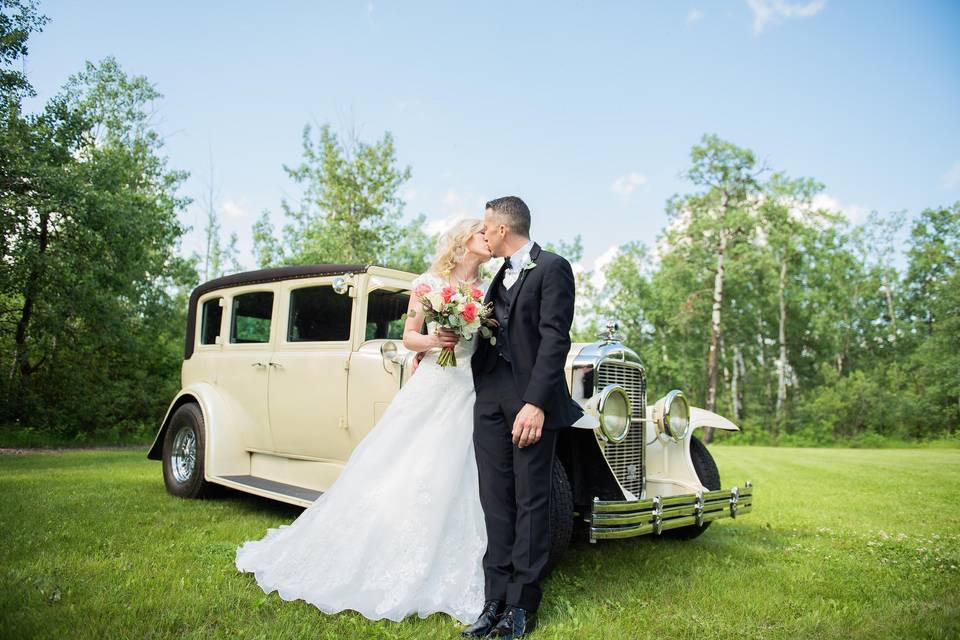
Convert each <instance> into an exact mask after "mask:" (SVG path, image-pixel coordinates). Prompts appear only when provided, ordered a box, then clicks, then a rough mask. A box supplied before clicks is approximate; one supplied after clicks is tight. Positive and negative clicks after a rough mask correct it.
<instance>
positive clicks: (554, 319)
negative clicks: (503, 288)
mask: <svg viewBox="0 0 960 640" xmlns="http://www.w3.org/2000/svg"><path fill="white" fill-rule="evenodd" d="M530 259H531V260H532V261H533V262H535V263H536V266H535V267H534V268H532V269H526V270H524V271H522V272H521V273H520V276H519V278H518V279H517V281H516V282H515V283H514V284H513V286H512V287H511V288H510V293H511V297H512V298H513V300H512V303H511V306H510V309H509V311H508V314H507V317H508V319H509V322H510V325H509V334H510V353H511V355H512V358H513V360H512V362H511V364H512V368H513V378H514V382H515V384H516V388H517V389H518V390H519V392H520V397H521V398H522V399H523V401H524V402H529V403H530V404H534V405H536V406H538V407H540V408H541V409H543V411H544V422H543V428H544V429H557V428H560V427H566V426H569V425H571V424H573V423H574V422H576V421H577V420H579V419H580V417H581V416H582V415H583V409H582V408H581V407H580V405H579V404H577V403H576V402H574V400H573V399H572V398H571V397H570V390H569V388H568V387H567V381H566V378H565V376H564V366H565V365H566V361H567V354H568V353H569V351H570V326H571V325H572V324H573V309H574V296H575V295H576V288H575V285H574V279H573V269H572V268H571V267H570V263H569V262H567V260H566V259H565V258H563V257H562V256H559V255H557V254H555V253H552V252H550V251H544V250H542V249H541V248H540V245H538V244H537V243H533V247H532V248H531V249H530ZM505 271H506V269H505V268H504V267H501V268H500V271H498V272H497V275H496V276H494V278H493V281H492V282H491V283H490V286H489V288H488V289H487V295H486V297H485V298H484V302H485V303H486V302H490V301H491V300H493V301H494V304H501V301H499V300H496V298H497V294H498V292H499V290H500V283H501V282H502V280H503V275H504V272H505ZM504 303H505V302H504ZM498 357H499V356H498V355H497V348H496V347H495V346H491V345H490V341H489V340H484V339H481V340H480V343H479V344H478V345H477V351H476V353H474V355H473V358H472V360H471V367H472V369H473V378H474V383H476V381H477V379H478V378H479V377H480V376H482V375H484V373H487V372H489V371H492V370H493V368H494V367H495V366H496V364H497V358H498Z"/></svg>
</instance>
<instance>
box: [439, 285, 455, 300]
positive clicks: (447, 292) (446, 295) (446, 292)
mask: <svg viewBox="0 0 960 640" xmlns="http://www.w3.org/2000/svg"><path fill="white" fill-rule="evenodd" d="M456 292H457V290H456V289H454V288H453V287H444V288H443V289H441V290H440V295H441V296H442V297H443V301H444V302H450V298H452V297H453V294H455V293H456Z"/></svg>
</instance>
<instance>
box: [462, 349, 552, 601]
mask: <svg viewBox="0 0 960 640" xmlns="http://www.w3.org/2000/svg"><path fill="white" fill-rule="evenodd" d="M476 393H477V399H476V405H475V406H474V423H473V444H474V450H475V453H476V457H477V469H478V471H479V480H480V504H481V505H482V507H483V513H484V519H485V521H486V528H487V551H486V553H485V554H484V556H483V575H484V595H485V598H486V599H487V600H506V602H507V604H508V605H514V606H518V607H522V608H524V609H527V610H528V611H536V610H537V608H538V607H539V606H540V599H541V597H542V596H543V592H542V591H541V589H540V584H539V583H540V580H541V579H542V578H543V577H544V576H545V575H546V568H547V561H548V559H549V555H550V547H551V542H552V541H551V538H550V495H551V490H550V489H551V487H550V481H551V478H552V477H553V473H552V467H553V457H554V452H555V450H556V444H557V431H555V430H550V431H547V430H543V431H542V432H541V435H540V440H538V441H537V442H536V443H535V444H532V445H528V446H526V447H524V448H522V449H521V448H520V447H518V446H516V445H515V444H513V440H512V432H513V421H514V420H515V419H516V417H517V413H518V412H519V411H520V409H521V408H522V407H523V404H524V403H523V400H521V398H520V392H519V390H518V389H517V388H516V385H515V383H514V379H513V372H512V371H511V369H510V364H509V363H508V362H507V361H506V360H504V359H503V358H500V357H498V358H497V365H496V367H494V369H493V371H491V372H490V373H486V374H484V375H483V376H481V377H480V378H478V381H477V385H476Z"/></svg>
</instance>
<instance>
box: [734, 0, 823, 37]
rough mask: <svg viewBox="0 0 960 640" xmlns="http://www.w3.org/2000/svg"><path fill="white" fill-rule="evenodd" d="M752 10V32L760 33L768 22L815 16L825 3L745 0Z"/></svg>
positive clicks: (820, 1)
mask: <svg viewBox="0 0 960 640" xmlns="http://www.w3.org/2000/svg"><path fill="white" fill-rule="evenodd" d="M747 5H748V6H749V7H750V10H751V11H753V34H754V35H760V33H762V32H763V30H764V29H765V28H766V26H767V25H768V24H773V23H775V22H779V21H780V20H784V19H790V18H809V17H811V16H815V15H817V14H818V13H820V12H821V11H823V8H824V7H825V6H826V5H827V2H826V0H813V1H812V2H786V0H747Z"/></svg>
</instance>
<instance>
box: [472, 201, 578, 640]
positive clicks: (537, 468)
mask: <svg viewBox="0 0 960 640" xmlns="http://www.w3.org/2000/svg"><path fill="white" fill-rule="evenodd" d="M484 238H485V240H486V242H487V245H488V247H489V248H490V250H491V252H492V253H493V255H494V256H502V257H503V258H505V260H504V264H503V266H502V267H501V269H500V271H499V272H497V275H496V276H495V277H494V278H493V281H492V282H491V283H490V287H489V289H488V290H487V297H486V299H485V301H484V302H490V301H492V302H493V312H494V317H495V318H496V320H497V322H498V323H499V327H498V328H497V330H496V333H495V336H496V344H495V345H491V344H490V342H488V341H486V340H481V341H480V343H479V344H478V345H477V350H476V353H474V355H473V358H472V359H471V366H472V368H473V380H474V387H475V388H476V396H477V397H476V405H475V406H474V424H473V443H474V449H475V452H476V456H477V468H478V472H479V479H480V503H481V505H482V506H483V512H484V518H485V521H486V528H487V550H486V553H485V554H484V556H483V573H484V583H485V584H484V592H485V594H484V597H485V600H486V602H485V603H484V607H483V613H481V614H480V617H479V618H478V619H477V621H476V622H475V623H473V624H472V625H470V626H469V627H467V628H466V629H465V630H464V631H463V632H462V633H461V635H463V636H466V637H478V636H484V635H488V634H489V635H490V636H493V637H507V638H519V637H521V636H523V635H525V634H526V633H529V632H531V631H533V629H534V628H535V627H536V611H537V607H539V605H540V599H541V597H542V591H541V590H540V586H539V582H540V580H541V579H542V578H543V577H544V575H545V573H546V567H547V562H548V560H549V555H550V548H551V543H552V540H551V536H550V493H551V492H550V480H551V478H552V477H553V476H552V468H553V461H554V451H555V447H556V442H557V434H558V430H559V429H561V428H562V427H566V426H569V425H571V424H573V423H574V422H576V421H577V419H579V418H580V417H581V416H582V415H583V410H582V409H581V408H580V405H578V404H577V403H576V402H574V401H573V400H572V399H571V397H570V392H569V390H568V388H567V383H566V378H565V376H564V365H565V363H566V359H567V352H568V351H569V350H570V324H571V323H572V322H573V306H574V280H573V270H572V269H571V268H570V263H569V262H567V261H566V260H565V259H564V258H562V257H561V256H558V255H557V254H555V253H551V252H549V251H544V250H543V249H541V248H540V245H538V244H537V243H536V242H533V241H532V240H530V209H528V208H527V205H526V204H525V203H524V202H523V200H521V199H520V198H517V197H515V196H507V197H504V198H497V199H496V200H491V201H490V202H488V203H487V206H486V211H485V213H484Z"/></svg>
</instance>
